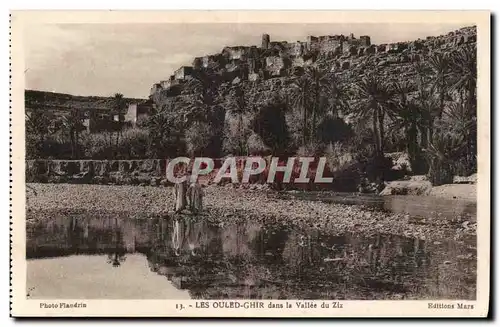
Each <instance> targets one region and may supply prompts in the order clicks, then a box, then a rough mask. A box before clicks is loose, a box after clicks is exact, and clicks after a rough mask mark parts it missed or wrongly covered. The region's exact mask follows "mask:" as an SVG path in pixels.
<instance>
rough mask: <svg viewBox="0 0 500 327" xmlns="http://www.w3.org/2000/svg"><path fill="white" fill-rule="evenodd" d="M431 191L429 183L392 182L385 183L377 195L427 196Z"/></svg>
mask: <svg viewBox="0 0 500 327" xmlns="http://www.w3.org/2000/svg"><path fill="white" fill-rule="evenodd" d="M431 190H432V184H431V182H429V181H411V180H410V181H393V182H388V183H386V184H385V188H384V189H383V190H382V192H380V193H379V195H383V196H385V195H429V194H430V192H431Z"/></svg>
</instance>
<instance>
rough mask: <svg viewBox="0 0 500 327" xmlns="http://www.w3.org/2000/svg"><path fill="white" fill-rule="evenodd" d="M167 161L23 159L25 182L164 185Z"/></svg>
mask: <svg viewBox="0 0 500 327" xmlns="http://www.w3.org/2000/svg"><path fill="white" fill-rule="evenodd" d="M166 165H167V162H166V160H160V159H144V160H26V168H25V173H26V182H28V183H75V184H117V185H121V184H125V185H160V183H162V182H163V183H164V184H166V180H165V170H166Z"/></svg>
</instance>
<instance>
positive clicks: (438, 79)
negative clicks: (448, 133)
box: [429, 52, 450, 119]
mask: <svg viewBox="0 0 500 327" xmlns="http://www.w3.org/2000/svg"><path fill="white" fill-rule="evenodd" d="M429 64H430V67H431V70H432V73H433V76H432V82H431V86H432V90H433V91H435V92H437V94H438V97H439V108H438V113H437V117H438V118H439V119H441V117H442V116H443V111H444V100H445V97H446V94H447V92H448V89H449V85H448V82H449V81H448V79H449V73H450V58H449V55H448V54H447V53H441V52H437V53H434V54H433V55H432V56H431V57H430V58H429Z"/></svg>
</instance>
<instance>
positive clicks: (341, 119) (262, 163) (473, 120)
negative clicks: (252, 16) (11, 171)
mask: <svg viewBox="0 0 500 327" xmlns="http://www.w3.org/2000/svg"><path fill="white" fill-rule="evenodd" d="M129 14H130V15H132V13H129ZM206 14H207V15H209V14H208V13H206ZM374 14H375V13H374ZM416 14H417V13H415V15H416ZM32 15H34V14H32ZM38 15H40V16H41V15H42V14H41V13H38ZM169 15H174V14H172V13H170V14H168V13H165V17H169ZM198 15H202V12H198ZM420 15H425V14H423V13H420ZM19 17H22V16H21V13H19ZM76 17H78V16H76ZM275 17H279V16H278V15H276V16H275ZM390 17H394V16H390ZM443 17H445V16H443ZM466 17H467V16H466V15H465V14H464V19H463V20H458V19H455V20H449V21H448V20H446V19H443V20H442V21H440V20H433V21H430V20H429V21H426V20H425V19H422V21H421V22H415V21H409V22H401V21H399V22H391V21H387V22H384V21H382V20H380V21H378V22H372V21H368V22H366V23H364V22H362V21H359V20H356V21H354V20H353V22H349V21H346V20H345V19H344V20H342V21H336V20H335V19H332V20H331V21H330V22H326V21H325V20H324V19H323V20H321V21H320V22H315V21H314V20H311V19H308V20H304V22H303V23H299V22H293V23H290V22H286V21H285V19H282V20H278V19H276V21H275V22H269V21H262V22H258V21H255V22H248V23H247V22H244V21H241V22H215V21H214V22H209V21H207V22H197V21H196V20H195V19H193V22H156V21H154V20H152V22H148V21H147V20H146V19H145V20H144V22H140V23H139V22H137V20H131V21H130V22H125V21H120V22H116V21H112V20H110V21H109V22H102V21H100V22H99V23H93V22H92V23H90V22H79V21H78V20H76V21H75V22H67V21H64V22H62V23H61V22H58V21H55V22H53V23H52V22H47V21H43V22H37V21H36V20H35V21H32V22H30V21H29V19H28V20H27V22H25V23H23V26H22V27H23V28H22V30H21V29H19V31H18V36H19V37H20V38H21V37H22V49H23V56H22V61H23V63H22V67H23V71H21V72H19V74H20V75H19V76H21V78H22V79H23V82H22V84H21V87H22V91H21V92H22V95H20V99H22V103H18V107H12V109H11V110H12V111H16V112H18V115H19V117H21V115H22V119H23V120H24V122H20V123H19V124H20V125H19V128H22V130H20V132H19V133H20V135H21V136H23V135H24V138H22V139H21V138H19V139H16V138H14V141H13V143H14V146H18V147H20V148H21V150H20V151H21V152H20V154H19V155H20V157H19V158H20V159H19V161H18V163H19V165H18V166H17V169H18V174H19V175H18V176H20V178H19V180H20V181H21V180H22V181H23V183H22V187H23V192H24V195H23V199H20V200H22V201H23V203H24V207H23V206H21V207H20V208H23V212H17V214H18V215H20V216H19V217H20V218H22V219H21V220H22V224H20V225H15V226H17V227H15V228H14V231H15V232H16V228H18V230H17V232H19V233H22V235H24V236H23V237H25V239H24V242H22V243H23V244H22V246H23V248H19V249H20V251H22V253H21V254H20V258H24V259H22V260H23V261H24V262H23V264H22V265H23V267H24V268H23V269H24V271H23V273H22V275H21V276H18V277H17V282H18V283H19V284H16V283H14V286H15V287H21V286H20V285H22V288H23V289H22V292H21V290H19V293H18V294H21V293H22V294H21V297H23V299H22V301H30V302H33V303H35V304H34V306H35V308H38V309H39V310H41V311H40V312H45V313H44V315H58V314H60V313H61V312H64V310H73V312H77V314H79V313H78V310H87V309H89V307H93V309H91V310H94V309H95V310H98V309H97V308H96V307H97V305H91V303H92V302H90V301H91V300H130V301H139V302H135V303H141V302H140V301H142V300H172V301H171V303H173V304H169V309H168V310H169V312H172V311H176V312H177V314H179V315H182V314H183V312H185V313H186V314H188V315H189V313H187V312H194V311H193V310H196V311H197V313H196V315H204V314H207V312H209V311H214V310H219V309H220V310H222V309H224V310H232V311H235V313H234V314H236V315H239V316H248V314H245V313H244V311H245V310H257V311H255V312H256V313H255V315H256V316H258V315H259V313H258V310H259V309H262V310H272V312H274V315H276V316H280V315H281V314H284V313H280V311H284V312H285V311H286V310H294V311H296V313H297V314H298V313H299V312H305V315H306V316H307V315H308V314H307V312H308V311H307V310H309V309H314V310H320V307H321V310H324V311H325V312H323V313H319V315H325V316H328V315H333V314H336V313H335V312H336V311H335V310H337V309H338V310H343V309H342V308H343V307H345V306H346V302H345V301H348V302H349V305H348V306H349V308H348V309H349V310H351V311H350V312H355V310H356V309H355V306H354V304H351V301H358V300H363V301H378V300H386V301H398V303H399V302H401V303H403V302H408V301H424V304H423V305H422V306H421V308H422V310H424V311H425V310H427V311H429V312H427V313H423V314H424V315H425V314H434V315H436V314H437V315H439V314H444V315H455V316H468V315H474V314H473V311H470V310H474V309H477V306H478V303H479V302H477V301H478V300H479V298H478V294H479V293H478V292H481V290H480V286H479V284H478V277H479V276H481V275H480V274H479V270H478V269H479V263H478V262H479V261H478V257H479V256H480V255H481V253H478V242H481V241H480V238H479V239H478V230H479V227H478V226H479V225H480V224H483V223H484V224H486V226H487V224H488V223H489V219H490V217H489V213H488V212H487V210H489V205H488V206H487V208H486V207H485V205H484V203H483V205H482V206H483V207H484V210H486V211H484V212H483V217H482V218H481V219H479V218H478V216H479V214H478V210H479V209H480V204H479V203H478V201H479V200H478V199H479V198H480V197H478V189H479V185H480V183H481V182H488V180H486V181H484V179H483V180H481V179H482V178H483V177H482V176H486V178H487V179H488V176H489V175H481V172H482V173H487V174H489V169H486V170H488V171H487V172H485V171H484V169H485V167H486V168H488V167H489V166H484V165H483V166H482V168H481V158H480V157H479V154H478V153H479V152H478V151H479V150H478V149H479V148H480V147H481V135H480V134H481V128H480V127H479V126H485V124H486V126H487V127H488V128H489V122H488V121H487V122H485V121H484V118H483V122H482V124H480V123H479V122H480V119H478V117H479V112H480V111H481V110H482V111H483V112H486V111H488V112H489V110H490V108H489V107H488V102H481V101H479V100H478V99H479V98H480V89H479V87H478V85H479V86H480V87H485V84H481V81H480V78H485V77H487V76H486V75H484V76H482V75H479V73H478V62H479V63H480V64H481V61H480V60H479V55H478V48H479V46H480V40H481V41H485V39H484V37H483V39H480V33H479V32H478V25H477V21H475V20H474V19H470V20H468V19H465V18H466ZM471 17H478V16H471ZM481 17H483V18H484V17H486V18H487V19H486V21H487V25H486V28H487V29H488V30H487V31H486V33H488V34H487V38H488V39H487V40H486V41H487V42H489V25H488V24H489V17H488V15H487V14H486V16H485V15H484V13H483V16H481ZM14 18H15V16H14ZM13 24H15V19H13ZM483 29H484V26H483ZM481 46H482V45H481ZM487 46H488V47H489V43H488V45H487ZM488 49H489V48H488ZM483 55H484V52H483ZM488 60H489V50H488ZM486 64H489V62H488V63H486ZM20 67H21V66H20ZM483 68H484V67H483ZM488 70H489V69H488ZM483 83H484V82H483ZM488 89H489V86H488ZM483 94H484V93H483ZM487 100H489V96H488V99H487ZM485 104H486V106H485ZM486 119H489V118H486ZM23 125H24V126H23ZM484 132H485V133H488V131H486V130H484ZM488 137H489V135H488ZM482 142H486V143H484V144H485V145H486V149H487V151H489V140H488V139H486V140H484V141H482ZM16 143H17V144H16ZM483 148H484V146H483ZM485 160H487V161H488V162H487V163H486V164H487V165H489V153H487V154H486V156H485V157H484V159H483V161H485ZM23 165H24V166H23ZM483 187H485V186H484V185H483ZM481 194H482V195H483V196H486V197H489V189H488V191H487V192H486V193H484V192H483V193H481ZM19 198H21V197H19ZM488 201H489V200H488ZM485 214H486V215H485ZM480 220H481V221H480ZM19 228H22V229H23V230H22V231H20V230H19ZM482 236H483V237H486V241H489V231H487V232H486V234H482ZM483 244H484V243H483ZM485 247H486V248H483V249H485V250H488V249H487V248H488V247H489V245H488V244H487V245H486V246H485ZM488 258H489V257H486V258H485V260H486V262H485V264H486V266H485V267H486V270H483V272H484V273H485V275H484V278H485V279H484V280H485V281H487V280H489V277H488V275H487V274H486V273H487V270H489V268H488V264H489V263H488V262H489V261H488V260H489V259H488ZM23 276H24V277H23ZM21 279H24V280H23V281H22V283H21V281H20V280H21ZM482 292H486V293H487V292H488V290H487V289H483V290H482ZM487 298H488V296H486V299H487ZM17 300H19V301H21V300H20V299H17ZM87 301H88V302H87ZM176 301H177V302H176ZM363 301H362V302H363ZM443 301H444V302H443ZM169 303H170V302H169ZM352 303H357V302H352ZM391 303H393V302H391ZM14 304H15V300H14ZM138 305H140V304H138ZM475 306H476V308H475ZM165 307H166V306H165ZM485 308H486V309H487V303H486V307H485ZM51 310H52V311H51ZM155 310H156V309H155ZM165 310H167V309H165ZM183 310H184V311H183ZM190 310H191V311H190ZM393 310H400V311H401V309H397V307H394V309H393ZM18 311H19V312H21V311H22V310H18ZM386 311H388V312H390V308H387V309H386ZM67 312H70V311H67ZM148 312H149V311H148ZM151 312H152V310H151ZM155 312H156V314H159V315H161V314H162V312H157V311H155ZM432 312H433V313H432ZM86 314H90V311H89V312H88V313H86ZM315 314H316V313H315ZM315 314H314V315H315ZM392 314H395V315H397V314H398V313H397V312H393V313H392ZM476 314H477V312H476ZM165 315H167V314H166V313H165ZM311 315H313V314H312V313H311Z"/></svg>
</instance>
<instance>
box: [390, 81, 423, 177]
mask: <svg viewBox="0 0 500 327" xmlns="http://www.w3.org/2000/svg"><path fill="white" fill-rule="evenodd" d="M392 89H393V91H394V93H395V95H396V96H397V101H396V102H395V104H394V106H393V112H392V114H393V115H392V121H393V124H392V126H391V130H400V129H404V131H405V134H406V147H407V151H408V156H409V157H410V162H411V164H412V168H413V170H417V171H420V170H424V167H419V166H420V165H421V163H422V161H421V159H423V158H421V156H420V148H419V144H418V131H419V130H421V131H422V130H423V129H425V128H426V127H427V125H426V122H425V119H424V114H423V111H422V108H421V107H420V106H419V105H418V102H417V101H416V100H415V99H411V98H409V96H408V94H409V93H410V92H412V91H413V90H414V87H413V86H412V85H411V84H410V83H409V82H408V81H402V82H396V83H394V84H393V85H392Z"/></svg>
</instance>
